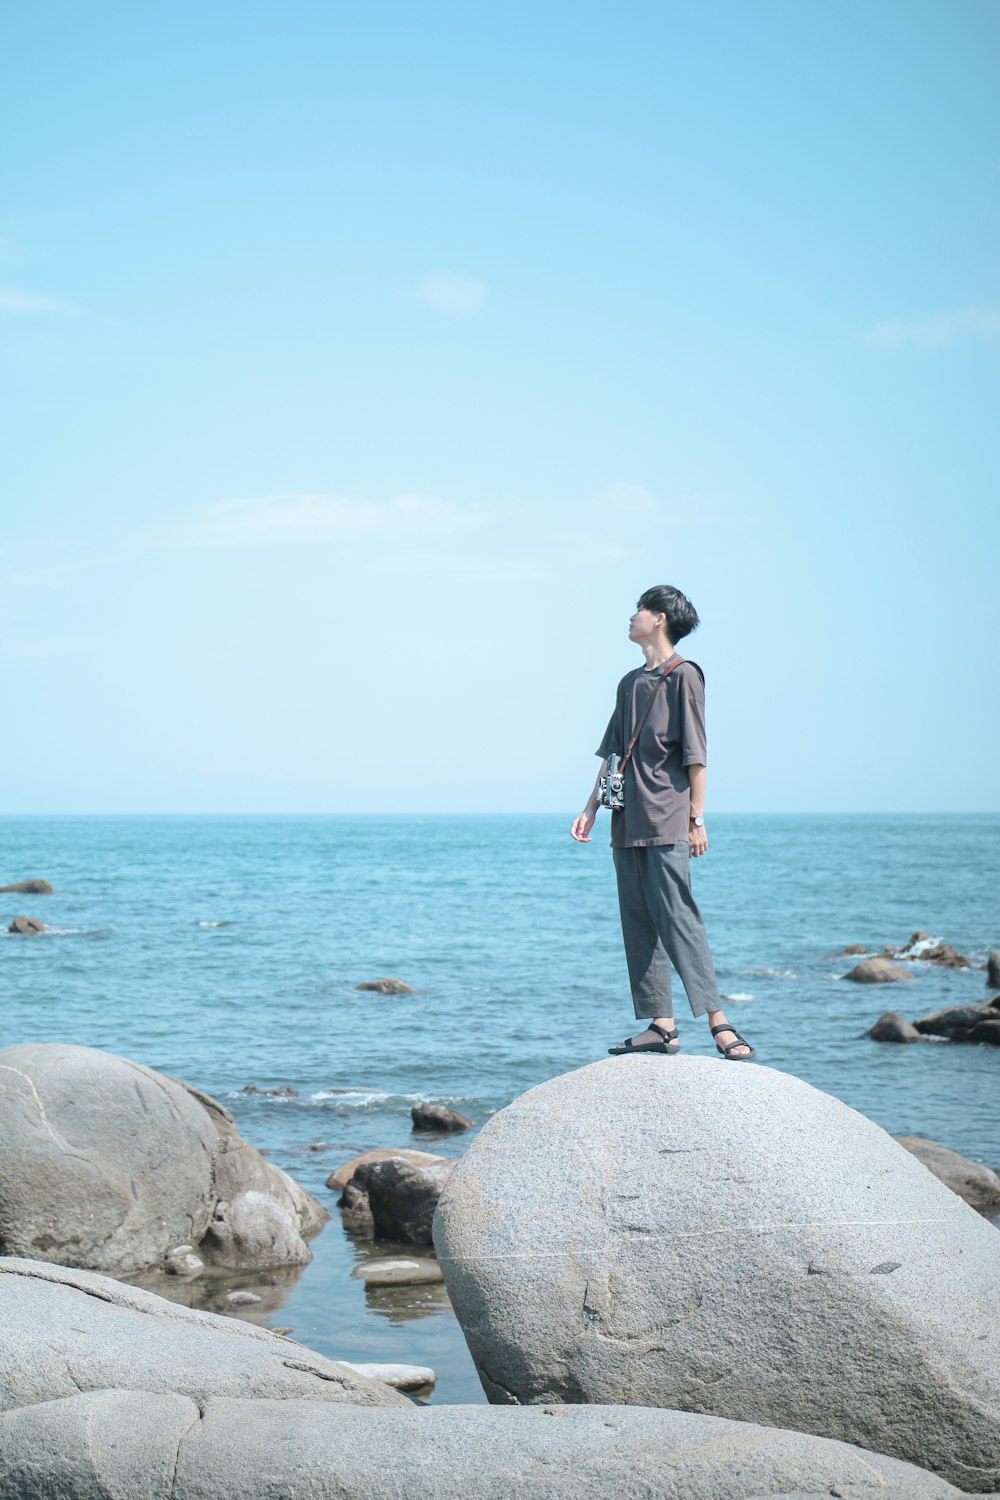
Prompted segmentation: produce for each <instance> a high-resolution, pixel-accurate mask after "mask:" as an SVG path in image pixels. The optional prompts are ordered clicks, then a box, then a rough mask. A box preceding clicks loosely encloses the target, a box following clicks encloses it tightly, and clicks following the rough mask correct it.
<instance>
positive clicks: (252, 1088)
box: [240, 1083, 260, 1094]
mask: <svg viewBox="0 0 1000 1500" xmlns="http://www.w3.org/2000/svg"><path fill="white" fill-rule="evenodd" d="M240 1093H241V1094H259V1093H260V1089H259V1088H258V1087H257V1085H256V1084H255V1083H245V1084H244V1085H243V1087H242V1088H241V1089H240Z"/></svg>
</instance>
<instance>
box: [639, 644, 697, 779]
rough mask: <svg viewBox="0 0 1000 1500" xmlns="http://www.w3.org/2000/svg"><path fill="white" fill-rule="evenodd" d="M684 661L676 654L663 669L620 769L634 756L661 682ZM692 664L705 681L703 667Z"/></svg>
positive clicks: (695, 663)
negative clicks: (636, 743) (633, 753)
mask: <svg viewBox="0 0 1000 1500" xmlns="http://www.w3.org/2000/svg"><path fill="white" fill-rule="evenodd" d="M684 661H685V658H684V657H683V656H675V657H674V659H673V661H672V662H669V663H668V665H667V666H665V667H664V669H663V671H662V672H661V673H660V675H659V677H658V678H657V679H656V686H655V688H654V689H653V691H652V692H651V693H650V695H649V702H648V703H647V704H646V707H645V709H644V710H643V715H642V718H641V719H640V720H639V723H638V725H637V726H636V731H635V734H634V735H633V736H632V738H631V739H630V740H629V742H628V749H627V750H626V751H625V754H624V755H623V757H622V763H621V765H620V766H619V767H618V769H619V771H624V770H625V767H626V766H627V765H628V763H629V761H630V760H631V758H632V751H633V750H634V749H635V742H636V740H637V739H638V738H639V736H640V734H641V733H642V726H643V725H644V724H645V722H646V719H647V718H648V717H649V710H650V709H651V708H652V706H653V700H654V698H655V697H656V695H657V693H658V692H659V691H660V686H661V684H662V683H663V681H664V679H665V678H667V677H669V676H670V674H671V672H672V671H673V670H674V668H675V667H679V666H681V665H682V664H683V662H684ZM691 665H692V666H693V667H697V668H698V672H699V675H701V677H702V680H703V681H704V674H703V673H702V671H701V668H700V667H699V666H698V663H697V662H696V661H695V662H692V663H691Z"/></svg>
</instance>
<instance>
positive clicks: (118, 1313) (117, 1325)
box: [0, 1257, 400, 1500]
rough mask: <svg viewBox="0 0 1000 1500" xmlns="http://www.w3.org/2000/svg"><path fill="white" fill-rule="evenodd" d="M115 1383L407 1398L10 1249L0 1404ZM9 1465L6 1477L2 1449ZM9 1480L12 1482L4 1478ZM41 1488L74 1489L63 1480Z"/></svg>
mask: <svg viewBox="0 0 1000 1500" xmlns="http://www.w3.org/2000/svg"><path fill="white" fill-rule="evenodd" d="M112 1387H117V1388H118V1389H121V1390H125V1391H133V1392H134V1391H142V1392H153V1391H155V1392H159V1393H174V1394H176V1395H182V1396H187V1397H189V1398H190V1399H191V1400H193V1401H196V1402H205V1401H207V1400H208V1399H209V1398H210V1397H212V1396H232V1395H242V1396H254V1397H257V1398H260V1399H263V1398H270V1399H276V1400H279V1401H281V1400H286V1399H289V1398H293V1397H302V1398H305V1399H306V1400H307V1401H308V1403H309V1405H310V1406H311V1408H312V1410H313V1411H315V1410H317V1408H318V1406H319V1405H321V1404H323V1403H325V1402H329V1401H352V1402H357V1403H359V1404H362V1405H367V1406H395V1405H399V1404H400V1402H399V1400H398V1399H397V1398H396V1397H395V1396H394V1395H393V1393H392V1392H391V1391H386V1390H385V1388H384V1387H382V1386H378V1385H375V1384H374V1383H373V1382H371V1381H366V1380H364V1379H363V1378H362V1377H361V1376H359V1375H355V1373H354V1372H353V1371H352V1370H348V1369H347V1368H346V1367H345V1366H344V1365H341V1364H337V1363H335V1362H334V1361H333V1360H330V1359H326V1358H324V1356H323V1355H321V1354H316V1353H314V1352H313V1351H312V1350H311V1349H306V1348H303V1347H302V1346H301V1345H297V1346H289V1345H288V1344H287V1343H285V1342H284V1341H282V1340H279V1339H277V1338H275V1337H274V1336H273V1335H272V1334H271V1333H270V1332H267V1331H265V1330H264V1329H260V1328H256V1327H254V1326H253V1325H252V1324H250V1323H242V1322H238V1321H237V1320H236V1319H234V1318H227V1317H223V1316H219V1315H218V1314H216V1313H207V1312H195V1311H194V1310H193V1309H192V1308H188V1307H178V1306H177V1304H176V1303H173V1302H166V1301H164V1299H163V1298H162V1297H156V1296H154V1295H153V1293H152V1292H145V1291H140V1290H139V1289H138V1288H137V1287H131V1286H125V1285H123V1284H122V1283H121V1282H118V1281H112V1280H111V1278H110V1277H107V1276H96V1275H94V1274H93V1273H92V1272H89V1271H69V1270H66V1269H65V1268H64V1267H62V1266H51V1265H47V1264H45V1263H43V1262H40V1261H29V1260H23V1259H18V1258H14V1257H10V1258H6V1257H5V1258H2V1259H0V1411H6V1410H8V1409H10V1408H11V1407H17V1406H33V1405H35V1403H37V1402H47V1401H53V1400H56V1399H57V1398H59V1397H61V1396H67V1395H72V1394H74V1393H75V1392H77V1391H104V1390H107V1389H109V1388H112ZM0 1474H2V1475H3V1476H4V1479H6V1470H5V1468H4V1465H3V1462H2V1460H0ZM0 1490H2V1492H3V1494H4V1495H7V1494H10V1493H12V1492H11V1491H9V1490H6V1489H3V1481H2V1480H0ZM13 1493H16V1492H13ZM30 1493H31V1494H35V1495H39V1496H41V1495H53V1496H54V1495H57V1494H58V1495H59V1496H60V1500H62V1497H63V1491H62V1490H46V1489H44V1488H39V1489H37V1490H32V1491H31V1492H30ZM98 1493H101V1492H98ZM104 1493H109V1492H104ZM110 1493H114V1494H115V1495H122V1496H125V1495H130V1494H131V1493H133V1492H131V1491H129V1490H128V1489H127V1488H126V1489H121V1490H117V1489H115V1490H112V1491H110ZM158 1493H159V1492H158ZM162 1493H164V1494H166V1493H169V1491H168V1490H164V1491H162ZM247 1493H248V1494H250V1493H258V1492H257V1491H255V1490H252V1489H251V1490H248V1492H247Z"/></svg>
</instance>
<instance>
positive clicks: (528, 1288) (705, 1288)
mask: <svg viewBox="0 0 1000 1500" xmlns="http://www.w3.org/2000/svg"><path fill="white" fill-rule="evenodd" d="M434 1240H435V1245H436V1247H437V1252H438V1257H439V1260H440V1262H441V1266H442V1269H443V1271H444V1274H445V1281H446V1284H447V1288H448V1293H449V1296H450V1298H451V1301H452V1304H453V1306H454V1308H455V1311H456V1313H457V1314H458V1317H459V1320H460V1322H461V1323H462V1327H463V1330H464V1332H465V1336H466V1340H467V1342H468V1344H469V1348H470V1350H471V1351H472V1355H473V1358H474V1359H475V1362H476V1365H477V1367H478V1370H479V1373H480V1377H481V1379H482V1382H483V1386H484V1389H485V1390H486V1393H487V1395H488V1396H489V1398H490V1400H491V1401H493V1402H517V1403H529V1402H546V1401H561V1402H622V1403H628V1404H635V1405H642V1406H664V1407H670V1408H679V1409H682V1410H686V1411H696V1412H706V1413H712V1414H715V1415H717V1416H721V1417H728V1418H732V1419H736V1420H741V1421H748V1422H760V1423H763V1424H765V1425H767V1426H773V1427H787V1428H794V1429H796V1430H799V1431H803V1432H812V1433H817V1434H821V1435H824V1436H827V1437H833V1438H839V1439H842V1440H843V1441H847V1442H854V1443H857V1444H858V1445H859V1446H860V1447H865V1448H869V1449H871V1450H873V1451H875V1452H882V1453H890V1454H893V1455H895V1456H897V1457H899V1458H905V1459H908V1460H909V1461H911V1462H913V1463H917V1464H919V1465H921V1466H922V1467H925V1468H929V1469H934V1470H936V1471H937V1472H939V1473H941V1474H943V1475H945V1476H946V1477H947V1478H949V1479H951V1480H952V1481H953V1482H955V1483H956V1484H958V1485H960V1487H961V1488H963V1489H989V1488H991V1487H994V1486H995V1485H998V1484H1000V1337H998V1335H1000V1330H998V1326H997V1319H996V1317H995V1315H994V1313H993V1312H992V1311H991V1309H990V1306H989V1302H988V1289H989V1288H991V1287H993V1286H995V1285H996V1284H997V1279H998V1276H1000V1237H998V1236H997V1233H996V1231H995V1230H994V1229H993V1228H992V1227H991V1226H990V1225H989V1224H987V1223H986V1222H985V1220H983V1219H982V1218H980V1217H979V1215H978V1214H976V1213H974V1212H973V1211H972V1209H970V1208H969V1207H968V1206H967V1205H966V1204H965V1203H963V1202H962V1201H961V1199H960V1198H957V1197H956V1196H955V1195H954V1194H953V1193H951V1192H950V1191H949V1190H948V1189H947V1188H946V1187H944V1186H943V1184H941V1183H940V1182H938V1181H936V1180H935V1178H933V1177H932V1176H931V1174H930V1173H929V1172H928V1171H927V1170H926V1169H925V1168H924V1167H922V1166H921V1165H920V1163H919V1162H918V1161H916V1160H915V1159H914V1158H913V1157H912V1156H910V1155H909V1153H908V1152H906V1151H905V1150H904V1149H903V1147H902V1146H898V1145H897V1144H896V1143H895V1142H894V1141H893V1140H892V1138H891V1137H890V1136H888V1135H887V1134H886V1133H885V1132H884V1131H882V1130H880V1129H879V1128H878V1126H876V1125H873V1124H872V1123H871V1121H869V1120H866V1119H865V1118H864V1117H863V1116H862V1115H859V1114H856V1113H855V1112H854V1111H853V1110H851V1109H848V1108H847V1106H846V1105H844V1104H841V1103H840V1102H839V1101H838V1100H836V1099H831V1098H829V1097H828V1096H827V1095H825V1094H821V1093H820V1092H819V1091H818V1090H816V1089H813V1088H811V1087H810V1086H809V1085H808V1084H805V1083H803V1082H801V1081H800V1080H799V1079H797V1078H793V1077H790V1076H789V1075H787V1074H784V1073H779V1072H775V1071H773V1070H771V1069H768V1068H764V1067H760V1066H754V1067H740V1068H735V1067H734V1068H731V1067H728V1066H724V1065H722V1064H721V1063H718V1062H715V1061H714V1060H711V1059H708V1058H695V1057H676V1058H671V1059H663V1058H654V1057H635V1058H615V1059H608V1060H607V1061H602V1062H597V1063H592V1064H591V1065H590V1066H588V1067H585V1068H581V1069H579V1070H578V1071H577V1072H574V1073H568V1074H565V1075H564V1076H562V1077H559V1078H554V1079H552V1080H550V1081H549V1082H548V1083H544V1084H541V1085H540V1086H539V1087H538V1088H535V1089H532V1090H530V1092H528V1093H527V1094H525V1095H523V1096H522V1097H521V1098H520V1099H517V1100H515V1101H514V1103H513V1104H510V1105H508V1106H507V1108H506V1109H503V1110H501V1111H500V1113H499V1114H497V1115H494V1116H493V1118H492V1119H490V1120H489V1121H488V1122H487V1123H486V1125H484V1126H483V1128H482V1131H481V1132H480V1134H479V1135H478V1137H477V1138H476V1139H475V1140H474V1141H473V1142H472V1144H471V1145H470V1146H469V1148H468V1150H467V1151H466V1152H465V1154H464V1156H463V1157H462V1158H461V1160H460V1161H459V1162H458V1163H457V1165H456V1167H455V1170H454V1172H453V1174H452V1176H451V1179H450V1181H449V1183H448V1185H447V1187H446V1188H445V1190H444V1192H443V1194H442V1196H441V1200H440V1203H439V1205H438V1210H437V1215H436V1218H435V1222H434Z"/></svg>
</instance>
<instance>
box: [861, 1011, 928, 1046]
mask: <svg viewBox="0 0 1000 1500" xmlns="http://www.w3.org/2000/svg"><path fill="white" fill-rule="evenodd" d="M868 1035H869V1036H870V1037H871V1039H872V1041H873V1042H919V1041H920V1039H921V1038H920V1032H919V1031H918V1030H917V1028H916V1027H915V1026H914V1025H912V1023H911V1022H909V1021H907V1020H906V1019H905V1018H904V1017H903V1016H901V1015H900V1014H899V1011H898V1010H887V1011H886V1012H885V1014H884V1015H881V1016H879V1018H878V1020H877V1021H876V1022H875V1025H874V1026H871V1027H869V1030H868Z"/></svg>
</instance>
